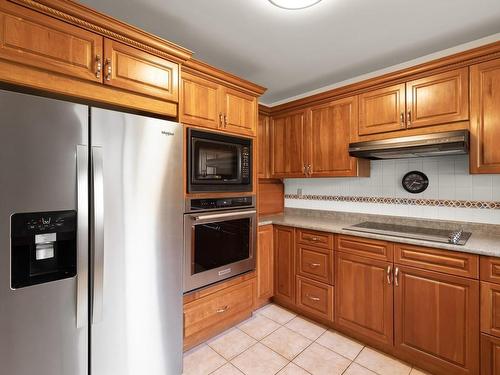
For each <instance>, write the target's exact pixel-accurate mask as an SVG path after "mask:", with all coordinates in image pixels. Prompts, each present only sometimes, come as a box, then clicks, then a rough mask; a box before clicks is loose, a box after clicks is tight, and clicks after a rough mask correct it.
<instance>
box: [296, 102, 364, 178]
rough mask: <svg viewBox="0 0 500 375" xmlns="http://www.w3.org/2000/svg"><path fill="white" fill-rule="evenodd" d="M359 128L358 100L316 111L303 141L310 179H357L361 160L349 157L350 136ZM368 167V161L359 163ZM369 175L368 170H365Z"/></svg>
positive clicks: (330, 104)
mask: <svg viewBox="0 0 500 375" xmlns="http://www.w3.org/2000/svg"><path fill="white" fill-rule="evenodd" d="M357 124H358V98H357V97H355V96H354V97H350V98H345V99H340V100H337V101H334V102H331V103H328V104H324V105H321V106H317V107H313V108H311V110H310V120H309V124H308V127H307V132H306V135H305V136H304V141H305V143H306V149H307V154H308V160H309V162H308V164H310V165H311V170H310V173H309V176H310V177H327V176H328V177H336V176H358V175H360V173H359V172H360V170H359V168H358V160H357V159H356V158H353V157H350V156H349V142H350V140H351V132H352V131H355V130H356V127H357ZM360 163H362V164H366V165H369V164H368V163H369V162H368V161H366V160H364V161H360ZM365 169H367V171H368V172H369V168H365Z"/></svg>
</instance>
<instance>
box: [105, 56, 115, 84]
mask: <svg viewBox="0 0 500 375" xmlns="http://www.w3.org/2000/svg"><path fill="white" fill-rule="evenodd" d="M104 66H105V70H106V77H105V78H106V81H110V80H111V73H112V69H113V68H112V67H111V59H106V61H105V62H104Z"/></svg>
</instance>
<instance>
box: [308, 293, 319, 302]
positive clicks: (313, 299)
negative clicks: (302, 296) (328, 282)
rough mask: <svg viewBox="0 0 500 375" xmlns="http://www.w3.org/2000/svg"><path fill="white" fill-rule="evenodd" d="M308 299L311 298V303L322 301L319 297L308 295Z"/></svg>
mask: <svg viewBox="0 0 500 375" xmlns="http://www.w3.org/2000/svg"><path fill="white" fill-rule="evenodd" d="M306 297H307V298H309V299H310V300H311V301H319V300H320V299H319V298H318V297H314V296H310V295H309V294H306Z"/></svg>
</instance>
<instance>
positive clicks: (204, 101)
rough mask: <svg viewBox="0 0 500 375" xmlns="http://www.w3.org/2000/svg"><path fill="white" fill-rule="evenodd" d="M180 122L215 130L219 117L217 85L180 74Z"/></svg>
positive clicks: (194, 76) (219, 121)
mask: <svg viewBox="0 0 500 375" xmlns="http://www.w3.org/2000/svg"><path fill="white" fill-rule="evenodd" d="M180 105H181V109H180V120H181V122H185V123H189V124H192V125H197V126H203V127H206V128H211V129H217V128H218V127H219V125H220V124H221V115H219V112H220V111H219V85H218V84H216V83H215V82H212V81H209V80H207V79H204V78H201V77H198V76H196V75H193V74H190V73H185V72H183V73H182V81H181V100H180Z"/></svg>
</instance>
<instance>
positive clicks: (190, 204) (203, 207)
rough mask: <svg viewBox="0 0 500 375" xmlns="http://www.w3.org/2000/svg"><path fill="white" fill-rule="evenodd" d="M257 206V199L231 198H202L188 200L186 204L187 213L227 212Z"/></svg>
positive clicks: (250, 197) (246, 197)
mask: <svg viewBox="0 0 500 375" xmlns="http://www.w3.org/2000/svg"><path fill="white" fill-rule="evenodd" d="M254 206H255V197H254V196H253V195H251V196H245V197H229V198H200V199H188V200H187V202H186V211H187V212H193V211H210V210H225V209H232V208H247V207H248V208H251V207H254Z"/></svg>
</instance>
